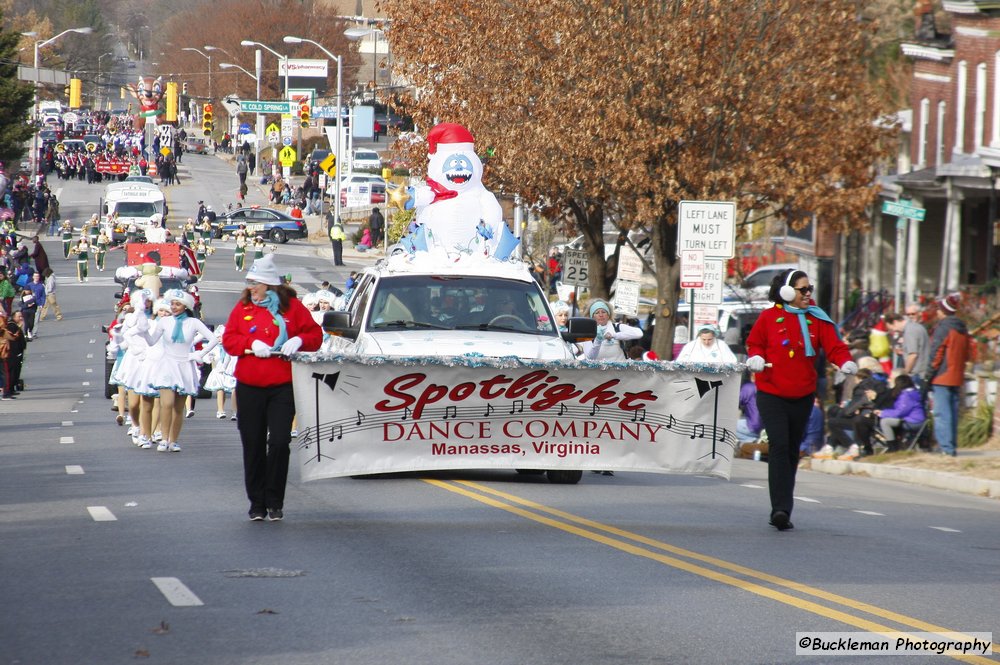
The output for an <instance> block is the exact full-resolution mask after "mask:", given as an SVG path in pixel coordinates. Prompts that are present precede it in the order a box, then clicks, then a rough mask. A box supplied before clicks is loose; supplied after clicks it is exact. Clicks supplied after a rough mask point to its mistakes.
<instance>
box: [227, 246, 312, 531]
mask: <svg viewBox="0 0 1000 665" xmlns="http://www.w3.org/2000/svg"><path fill="white" fill-rule="evenodd" d="M322 341H323V331H322V329H321V328H320V327H319V326H318V325H317V324H316V322H315V321H314V320H313V317H312V314H311V313H310V312H309V310H307V309H306V307H305V305H303V304H302V303H301V302H300V301H299V300H298V298H296V297H295V291H294V290H293V289H291V288H290V287H288V286H286V285H284V284H282V279H281V273H280V272H279V271H278V269H277V267H276V266H275V265H274V255H273V254H268V255H267V256H264V257H263V258H260V259H258V260H256V261H254V263H253V265H252V266H250V270H249V271H247V276H246V288H245V289H244V290H243V293H242V295H241V296H240V300H239V302H237V303H236V306H235V307H233V310H232V312H231V313H230V314H229V319H228V320H227V321H226V329H225V332H224V333H223V334H222V346H223V348H224V349H225V350H226V353H228V354H229V355H231V356H235V357H236V358H238V360H237V361H236V370H235V376H236V391H235V394H236V402H237V403H238V404H239V412H238V413H237V417H236V423H237V427H238V428H239V431H240V440H241V441H242V444H243V474H244V483H245V486H246V493H247V498H248V499H249V500H250V513H249V514H250V519H251V520H252V521H260V520H263V519H265V518H267V519H268V520H271V521H275V520H280V519H282V518H283V517H284V512H283V511H284V502H285V484H286V481H287V479H288V459H289V456H290V454H291V451H290V448H289V444H290V442H291V438H292V435H291V432H292V420H293V418H294V417H295V396H294V393H293V390H292V363H291V362H290V361H289V356H291V355H293V354H295V353H297V352H298V351H300V350H301V351H316V350H318V349H319V347H320V344H321V343H322Z"/></svg>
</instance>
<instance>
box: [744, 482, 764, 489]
mask: <svg viewBox="0 0 1000 665" xmlns="http://www.w3.org/2000/svg"><path fill="white" fill-rule="evenodd" d="M740 487H749V488H750V489H752V490H762V489H764V486H763V485H754V484H753V483H743V484H742V485H740Z"/></svg>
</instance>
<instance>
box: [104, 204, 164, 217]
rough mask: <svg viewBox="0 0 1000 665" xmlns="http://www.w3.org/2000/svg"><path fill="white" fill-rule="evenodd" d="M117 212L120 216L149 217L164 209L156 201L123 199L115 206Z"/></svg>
mask: <svg viewBox="0 0 1000 665" xmlns="http://www.w3.org/2000/svg"><path fill="white" fill-rule="evenodd" d="M115 212H117V213H118V216H119V217H149V216H151V215H154V214H156V213H158V212H162V210H161V208H160V204H159V203H157V202H154V201H121V202H120V203H119V204H118V205H117V206H115Z"/></svg>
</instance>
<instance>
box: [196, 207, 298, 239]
mask: <svg viewBox="0 0 1000 665" xmlns="http://www.w3.org/2000/svg"><path fill="white" fill-rule="evenodd" d="M241 224H245V225H246V232H247V235H249V236H260V237H262V238H265V239H267V240H270V241H271V242H278V243H286V242H288V241H289V240H290V239H294V238H306V237H308V236H309V229H308V228H307V227H306V223H305V221H304V220H301V219H296V218H295V217H292V216H291V215H289V214H288V213H286V212H282V211H281V210H275V209H273V208H257V207H251V208H236V209H235V210H232V211H230V212H227V213H226V214H224V215H220V216H219V217H217V218H216V220H215V223H214V224H213V227H214V234H213V235H214V237H216V238H221V237H222V236H223V235H226V234H229V235H232V234H233V233H235V232H236V230H237V229H238V228H239V227H240V225H241Z"/></svg>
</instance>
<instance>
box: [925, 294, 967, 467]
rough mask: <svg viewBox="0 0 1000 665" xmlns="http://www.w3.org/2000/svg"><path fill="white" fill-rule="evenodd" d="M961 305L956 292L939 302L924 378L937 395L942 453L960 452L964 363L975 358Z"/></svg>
mask: <svg viewBox="0 0 1000 665" xmlns="http://www.w3.org/2000/svg"><path fill="white" fill-rule="evenodd" d="M960 304H961V296H960V295H959V294H957V293H952V294H951V295H949V296H947V297H945V298H942V299H941V300H939V301H938V304H937V305H938V306H937V312H936V313H935V315H936V316H937V321H938V322H937V326H936V327H935V328H934V335H933V336H932V337H931V367H930V369H929V370H928V372H927V376H926V377H925V378H926V383H928V384H929V385H930V387H931V390H932V391H933V395H934V438H935V439H937V442H938V445H939V446H940V447H941V452H942V453H944V454H945V455H951V456H952V457H954V456H955V455H957V454H958V449H957V444H958V406H959V400H960V399H961V393H962V385H963V384H964V383H965V363H967V362H968V361H969V359H970V358H971V357H972V340H971V339H970V338H969V330H968V328H966V326H965V322H964V321H962V320H961V319H960V318H958V316H956V312H958V308H959V305H960Z"/></svg>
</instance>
